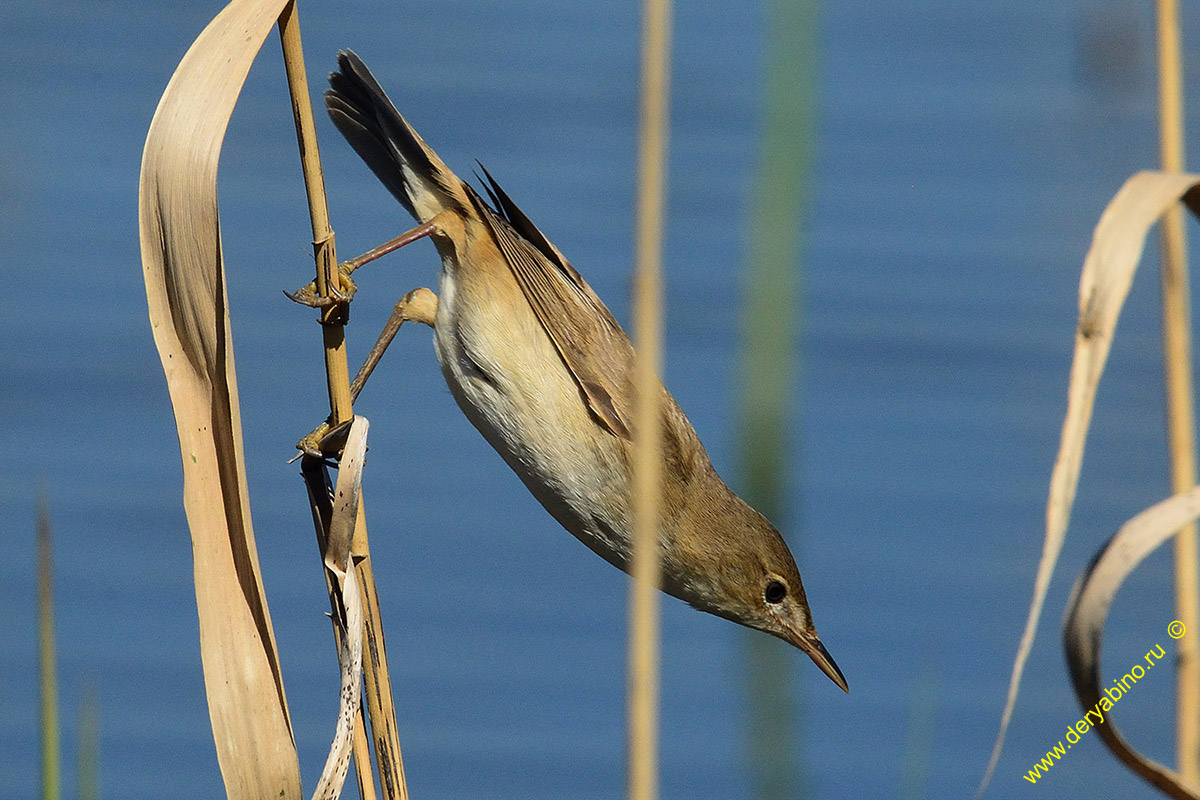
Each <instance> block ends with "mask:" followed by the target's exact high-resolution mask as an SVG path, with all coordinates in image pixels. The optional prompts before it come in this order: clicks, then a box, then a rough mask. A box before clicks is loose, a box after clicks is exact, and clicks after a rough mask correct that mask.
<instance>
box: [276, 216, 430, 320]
mask: <svg viewBox="0 0 1200 800" xmlns="http://www.w3.org/2000/svg"><path fill="white" fill-rule="evenodd" d="M435 219H436V218H435ZM435 219H431V220H429V221H428V222H423V223H421V224H420V225H418V226H417V227H415V228H413V229H412V230H409V231H405V232H404V233H402V234H400V235H399V236H397V237H396V238H395V239H390V240H388V241H386V242H384V243H383V244H381V245H379V246H378V247H376V248H374V249H372V250H368V251H367V252H365V253H363V254H362V255H361V256H357V257H355V258H352V259H350V260H349V261H343V262H342V263H340V264H338V275H339V277H340V278H341V281H340V283H341V286H342V290H341V291H337V290H335V289H333V288H332V287H331V288H330V292H329V295H328V296H324V297H323V296H319V295H318V294H317V282H316V281H315V280H314V281H311V282H309V284H308V285H307V286H304V287H302V288H300V289H298V290H297V291H296V292H295V294H293V293H291V292H287V291H285V292H284V294H286V295H287V296H288V299H289V300H291V301H293V302H295V303H299V304H300V305H304V306H310V307H312V308H325V307H327V306H331V305H333V304H334V303H349V302H350V301H351V300H353V299H354V293H355V292H356V291H357V290H358V289H357V287H356V286H355V285H354V280H353V279H352V278H351V277H350V275H351V273H353V272H354V271H355V270H356V269H358V268H359V267H361V266H362V265H363V264H369V263H371V262H372V261H374V260H375V259H377V258H379V257H380V256H386V255H387V254H388V253H390V252H392V251H393V250H399V249H400V248H401V247H404V245H406V244H412V243H413V242H415V241H417V240H418V239H422V238H424V237H426V236H428V235H430V234H431V233H433V232H434V230H436V228H437V225H436V223H435Z"/></svg>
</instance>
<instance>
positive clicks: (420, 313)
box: [296, 240, 438, 458]
mask: <svg viewBox="0 0 1200 800" xmlns="http://www.w3.org/2000/svg"><path fill="white" fill-rule="evenodd" d="M393 241H394V240H393ZM389 244H390V242H389ZM397 246H400V245H397ZM363 263H366V262H363ZM437 306H438V299H437V295H435V294H434V293H433V292H431V291H429V290H428V289H424V288H422V289H413V290H412V291H411V292H409V293H408V294H406V295H404V297H402V298H400V302H398V303H396V306H395V307H394V308H393V309H392V313H391V315H390V316H389V317H388V321H387V323H386V324H384V326H383V332H382V333H380V334H379V338H378V339H376V340H375V344H374V345H372V346H371V351H370V352H369V353H367V358H366V360H365V361H363V365H362V366H361V367H359V368H358V374H356V375H355V376H354V380H353V381H351V383H350V397H351V399H352V400H357V399H358V394H359V392H361V391H362V388H363V386H364V385H365V384H366V382H367V378H369V377H371V373H372V372H373V371H374V370H375V367H376V365H378V364H379V359H381V358H383V353H384V351H386V350H387V349H388V345H390V344H391V343H392V339H394V338H396V333H397V332H398V331H399V330H400V326H401V325H403V324H404V323H405V322H420V323H422V324H424V325H428V326H429V327H431V328H432V327H433V326H434V320H435V319H436V317H437ZM348 432H349V426H347V425H338V426H337V427H335V428H331V427H330V425H329V423H328V422H322V423H321V424H320V425H318V426H317V428H316V429H315V430H313V431H312V432H311V433H309V434H308V435H307V436H305V437H304V438H303V439H301V440H300V441H299V442H297V443H296V449H297V450H299V451H300V452H301V453H302V454H303V455H307V456H313V457H315V458H328V457H331V456H333V455H336V454H337V453H339V452H341V449H342V445H343V444H344V443H345V437H346V434H347V433H348ZM297 458H299V456H297Z"/></svg>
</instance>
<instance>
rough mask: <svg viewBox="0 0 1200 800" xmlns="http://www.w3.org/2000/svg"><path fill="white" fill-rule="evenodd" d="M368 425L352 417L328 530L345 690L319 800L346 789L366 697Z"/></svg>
mask: <svg viewBox="0 0 1200 800" xmlns="http://www.w3.org/2000/svg"><path fill="white" fill-rule="evenodd" d="M368 427H369V423H368V422H367V419H366V418H365V417H360V416H355V417H354V418H353V419H352V420H351V424H350V431H349V434H348V436H347V438H346V445H345V448H344V449H343V451H342V457H341V460H340V461H339V462H338V479H337V486H336V487H335V488H334V492H333V503H332V505H333V507H332V514H331V517H330V521H329V527H328V529H327V531H326V539H325V541H326V545H325V566H326V568H328V569H329V571H330V572H331V573H332V574H333V576H334V578H335V580H336V582H337V587H338V589H339V590H340V596H341V610H342V612H343V616H342V618H340V619H338V620H337V624H338V626H339V627H340V629H341V632H340V636H339V641H340V642H341V646H340V648H339V651H338V661H339V662H340V664H341V672H342V689H341V702H340V704H339V709H338V721H337V730H336V732H335V733H334V737H333V744H332V745H331V746H330V748H329V757H328V758H327V759H326V761H325V769H324V770H323V771H322V773H321V778H320V780H318V781H317V788H316V790H315V791H314V792H313V800H334V798H336V797H338V796H339V795H340V794H341V792H342V784H343V783H344V782H345V780H346V770H347V769H348V768H349V766H350V746H351V743H352V739H353V736H354V721H355V718H356V716H357V712H358V705H359V698H360V697H361V688H362V642H363V637H362V629H363V607H362V594H361V593H360V592H359V588H358V577H357V573H356V571H355V569H354V564H353V563H352V559H351V553H350V550H351V548H350V544H351V540H352V539H353V536H354V522H355V520H356V519H357V518H358V504H359V497H360V490H361V488H362V470H363V462H364V460H365V459H366V455H367V429H368ZM321 469H324V468H323V467H322V468H321ZM307 474H309V473H308V472H307V470H306V475H307ZM322 477H323V476H322ZM325 486H326V483H325V481H324V480H321V481H319V482H318V483H317V484H315V485H314V484H312V483H311V482H310V485H309V493H310V496H311V495H312V494H313V493H314V492H320V491H323V489H324V487H325ZM319 516H323V515H319ZM318 518H319V517H318Z"/></svg>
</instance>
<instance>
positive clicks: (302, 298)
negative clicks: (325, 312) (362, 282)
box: [284, 261, 358, 308]
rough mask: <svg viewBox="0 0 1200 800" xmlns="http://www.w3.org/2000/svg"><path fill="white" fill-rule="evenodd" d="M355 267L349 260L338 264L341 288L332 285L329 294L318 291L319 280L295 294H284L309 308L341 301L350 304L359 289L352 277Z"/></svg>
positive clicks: (323, 306)
mask: <svg viewBox="0 0 1200 800" xmlns="http://www.w3.org/2000/svg"><path fill="white" fill-rule="evenodd" d="M355 269H356V267H355V266H353V265H351V264H350V262H347V261H343V262H342V263H341V264H338V283H339V284H341V289H340V290H339V289H335V288H333V287H332V286H331V287H329V294H327V295H321V294H318V293H317V282H316V281H315V280H313V281H309V282H308V284H307V285H305V286H302V287H300V288H299V289H297V290H296V292H295V293H294V294H293V293H292V292H288V291H284V294H285V295H287V297H288V299H289V300H291V301H292V302H293V303H299V304H300V305H302V306H308V307H309V308H329V307H330V306H332V305H337V304H339V303H340V304H344V305H349V304H350V301H351V300H353V299H354V294H355V292H357V291H358V287H357V286H355V285H354V279H353V278H351V277H350V273H352V272H354V270H355Z"/></svg>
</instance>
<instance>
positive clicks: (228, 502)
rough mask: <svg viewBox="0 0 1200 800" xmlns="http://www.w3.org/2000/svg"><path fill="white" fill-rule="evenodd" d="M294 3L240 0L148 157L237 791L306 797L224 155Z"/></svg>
mask: <svg viewBox="0 0 1200 800" xmlns="http://www.w3.org/2000/svg"><path fill="white" fill-rule="evenodd" d="M284 5H285V0H235V2H232V3H230V4H229V5H228V6H226V8H225V9H224V10H223V11H222V12H221V13H220V14H219V15H218V16H217V17H216V18H215V19H214V20H213V21H212V22H211V23H210V24H209V25H208V27H207V28H205V30H204V32H203V33H201V34H200V36H199V38H197V39H196V41H195V43H194V44H193V45H192V47H191V48H190V49H189V50H188V52H187V54H186V55H185V56H184V58H183V60H182V61H181V62H180V64H179V67H178V69H177V70H176V71H175V74H174V75H173V76H172V78H171V81H170V83H169V84H168V85H167V89H166V91H165V92H164V94H163V97H162V100H161V101H160V102H159V106H158V110H157V111H156V112H155V114H154V120H153V122H151V124H150V132H149V134H148V135H147V137H146V148H145V152H144V153H143V157H142V173H141V187H140V198H139V201H140V202H139V221H140V229H141V246H142V265H143V270H144V278H145V282H146V297H147V301H148V303H149V308H150V323H151V326H152V327H153V330H154V341H155V344H156V345H157V347H158V351H159V356H160V358H161V359H162V363H163V369H164V371H165V372H166V377H167V385H168V388H169V390H170V395H171V403H172V406H173V407H174V411H175V422H176V426H177V428H178V432H179V445H180V451H181V454H182V456H183V475H184V487H183V495H184V506H185V509H186V511H187V518H188V525H189V527H190V528H191V534H192V549H193V555H194V562H195V563H194V568H195V583H196V605H197V610H198V612H199V618H200V650H201V658H202V660H203V664H204V679H205V686H206V688H207V691H208V705H209V715H210V717H211V720H212V726H213V738H214V740H215V742H216V748H217V758H218V761H219V763H220V765H221V773H222V776H223V777H224V780H225V788H226V793H227V795H228V797H230V798H235V799H236V800H240V799H241V798H246V799H247V800H251V799H253V800H261V798H268V797H269V798H281V797H282V798H288V797H291V798H299V797H300V772H299V764H298V762H297V758H296V750H295V744H294V741H293V738H292V729H291V721H290V719H289V717H288V711H287V701H286V698H285V696H284V689H283V680H282V677H281V674H280V668H279V660H278V657H277V654H276V645H275V636H274V633H273V632H272V629H271V620H270V616H269V614H268V611H267V601H266V596H265V594H264V592H263V587H262V580H261V577H260V574H259V567H258V556H257V551H256V549H255V545H254V535H253V531H252V528H251V523H250V506H249V501H248V497H247V490H246V476H245V471H244V459H243V453H242V431H241V422H240V414H239V411H238V395H237V383H236V377H235V374H234V364H233V348H232V339H231V331H230V325H229V316H228V310H227V305H226V302H227V298H226V289H225V274H224V266H223V263H222V258H221V234H220V227H219V221H218V218H217V192H216V180H217V160H218V157H219V155H220V148H221V142H222V140H223V138H224V135H225V129H226V127H227V125H228V122H229V116H230V114H231V113H232V111H233V106H234V103H235V102H236V101H237V97H238V93H239V92H240V91H241V87H242V84H243V83H244V81H245V78H246V74H247V72H248V71H249V69H250V64H251V62H252V61H253V60H254V57H255V55H256V54H257V52H258V50H259V48H260V47H261V46H262V43H263V41H264V40H265V38H266V37H267V35H268V34H269V33H270V32H271V28H272V27H273V26H274V24H275V21H276V19H277V18H278V16H279V14H280V11H281V10H282V8H283V7H284Z"/></svg>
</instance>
